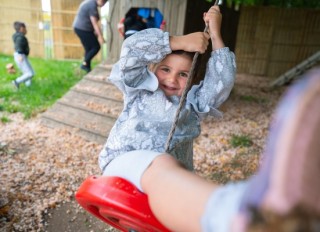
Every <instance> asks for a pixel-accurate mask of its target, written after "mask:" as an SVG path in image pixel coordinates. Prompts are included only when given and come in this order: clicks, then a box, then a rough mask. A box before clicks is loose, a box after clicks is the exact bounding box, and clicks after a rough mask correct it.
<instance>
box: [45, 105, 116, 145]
mask: <svg viewBox="0 0 320 232" xmlns="http://www.w3.org/2000/svg"><path fill="white" fill-rule="evenodd" d="M42 120H43V121H42V122H43V123H45V124H46V125H47V126H51V127H60V128H61V127H67V128H75V129H77V130H76V131H77V132H79V133H80V134H81V135H84V136H85V137H86V139H88V140H90V141H95V142H98V143H104V142H105V140H106V138H107V136H108V134H109V131H110V129H111V128H112V126H113V125H114V122H115V118H113V117H109V116H106V115H101V114H98V113H94V112H90V111H88V110H83V109H79V108H76V107H72V106H71V105H65V104H61V103H60V102H57V103H56V104H55V105H54V106H53V107H52V108H50V109H49V110H47V111H46V112H45V113H44V114H43V115H42Z"/></svg>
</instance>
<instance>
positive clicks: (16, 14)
mask: <svg viewBox="0 0 320 232" xmlns="http://www.w3.org/2000/svg"><path fill="white" fill-rule="evenodd" d="M0 15H1V17H0V28H1V29H0V30H1V32H0V45H1V46H0V52H1V53H4V54H10V55H12V54H13V51H14V48H13V41H12V34H13V33H14V28H13V22H14V21H23V22H25V23H26V25H27V31H28V32H27V37H28V40H29V44H30V48H31V52H30V55H31V56H35V57H44V56H43V55H44V42H43V41H44V33H43V31H41V30H39V22H41V21H42V19H43V14H42V10H41V1H39V0H24V1H12V0H1V6H0Z"/></svg>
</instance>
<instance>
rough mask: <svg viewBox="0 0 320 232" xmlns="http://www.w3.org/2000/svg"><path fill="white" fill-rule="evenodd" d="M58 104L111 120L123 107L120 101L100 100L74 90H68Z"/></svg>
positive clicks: (100, 98)
mask: <svg viewBox="0 0 320 232" xmlns="http://www.w3.org/2000/svg"><path fill="white" fill-rule="evenodd" d="M59 103H61V104H65V105H70V106H71V107H77V108H79V109H83V110H88V111H92V112H94V113H98V114H102V115H105V116H109V117H113V118H117V117H118V116H119V114H120V112H121V111H122V107H123V103H122V101H118V100H114V99H112V98H102V97H99V96H95V95H92V94H90V93H88V92H81V91H76V90H70V91H69V92H68V93H67V94H66V95H65V96H64V97H63V98H61V99H60V100H59Z"/></svg>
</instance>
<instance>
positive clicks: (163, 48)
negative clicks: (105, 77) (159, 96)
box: [109, 28, 172, 93]
mask: <svg viewBox="0 0 320 232" xmlns="http://www.w3.org/2000/svg"><path fill="white" fill-rule="evenodd" d="M171 52H172V51H171V48H170V43H169V34H168V33H167V32H163V31H162V30H160V29H156V28H152V29H146V30H143V31H139V32H137V33H135V34H134V35H132V36H130V37H129V38H127V39H126V40H124V42H123V45H122V49H121V54H120V59H119V61H118V62H117V63H116V64H115V65H114V66H113V69H112V71H111V74H110V77H109V80H110V81H111V82H112V83H114V84H115V85H116V86H118V88H120V90H122V91H123V92H124V93H128V92H130V91H136V90H139V89H146V90H150V91H155V90H156V89H157V88H158V80H157V78H156V76H155V75H154V74H153V73H152V72H151V71H149V70H148V65H150V64H151V63H159V62H160V61H161V60H162V59H163V58H164V57H165V56H166V55H167V54H169V53H171Z"/></svg>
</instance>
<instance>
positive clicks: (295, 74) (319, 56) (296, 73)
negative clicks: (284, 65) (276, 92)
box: [270, 51, 320, 88]
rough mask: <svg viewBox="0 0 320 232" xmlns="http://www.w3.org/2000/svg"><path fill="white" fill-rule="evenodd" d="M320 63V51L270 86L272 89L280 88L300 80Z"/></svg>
mask: <svg viewBox="0 0 320 232" xmlns="http://www.w3.org/2000/svg"><path fill="white" fill-rule="evenodd" d="M319 62H320V51H318V52H316V53H314V54H313V55H312V56H310V57H308V58H307V59H305V60H304V61H302V62H301V63H299V64H298V65H296V66H295V67H293V68H292V69H290V70H288V71H287V72H285V73H284V74H282V75H281V76H279V77H278V78H277V79H276V80H275V81H273V82H272V83H271V84H270V87H271V88H273V87H278V86H283V85H285V84H288V83H289V82H291V81H293V80H295V79H297V78H299V77H300V76H301V75H302V74H303V73H305V72H306V71H307V70H309V69H310V68H312V67H313V66H315V65H316V64H318V63H319Z"/></svg>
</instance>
